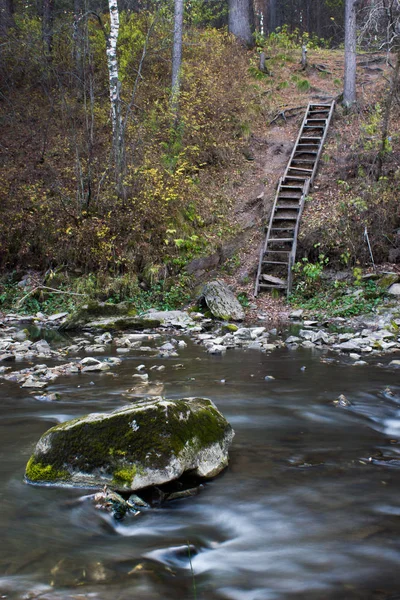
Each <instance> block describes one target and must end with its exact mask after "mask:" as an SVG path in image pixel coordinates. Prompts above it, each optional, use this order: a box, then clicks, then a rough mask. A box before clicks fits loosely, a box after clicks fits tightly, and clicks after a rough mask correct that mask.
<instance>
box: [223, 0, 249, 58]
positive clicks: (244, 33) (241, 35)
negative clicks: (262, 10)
mask: <svg viewBox="0 0 400 600" xmlns="http://www.w3.org/2000/svg"><path fill="white" fill-rule="evenodd" d="M228 26H229V31H230V32H231V33H233V35H234V36H235V37H236V38H237V39H238V40H239V41H240V42H242V44H245V45H246V46H248V47H252V46H254V38H253V30H254V12H253V2H252V0H229V23H228Z"/></svg>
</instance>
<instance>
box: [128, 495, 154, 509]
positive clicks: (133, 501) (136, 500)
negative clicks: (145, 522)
mask: <svg viewBox="0 0 400 600" xmlns="http://www.w3.org/2000/svg"><path fill="white" fill-rule="evenodd" d="M128 505H129V506H130V507H132V508H135V509H136V510H138V509H140V508H150V504H148V503H147V502H145V501H144V500H143V499H142V498H140V497H139V496H138V495H137V494H131V495H130V496H129V498H128Z"/></svg>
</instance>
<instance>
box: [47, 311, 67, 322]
mask: <svg viewBox="0 0 400 600" xmlns="http://www.w3.org/2000/svg"><path fill="white" fill-rule="evenodd" d="M66 316H68V313H67V312H62V313H56V314H54V315H50V316H49V317H47V320H48V321H59V320H60V319H63V318H64V317H66Z"/></svg>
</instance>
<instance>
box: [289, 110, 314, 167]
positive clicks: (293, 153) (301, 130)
mask: <svg viewBox="0 0 400 600" xmlns="http://www.w3.org/2000/svg"><path fill="white" fill-rule="evenodd" d="M310 106H311V102H309V103H308V106H307V109H306V112H305V115H304V118H303V121H302V123H301V127H300V131H299V135H298V136H297V139H296V141H295V144H294V146H293V150H292V153H291V155H290V158H289V161H288V164H287V166H286V169H285V173H284V175H283V177H284V178H285V177H286V175H287V174H288V170H289V167H290V164H291V162H292V160H293V158H294V155H295V152H296V148H297V146H298V144H299V142H300V138H301V136H302V135H303V133H304V131H303V130H304V126H305V124H306V122H307V118H308V112H309V110H310Z"/></svg>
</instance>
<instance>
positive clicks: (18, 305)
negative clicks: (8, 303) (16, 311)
mask: <svg viewBox="0 0 400 600" xmlns="http://www.w3.org/2000/svg"><path fill="white" fill-rule="evenodd" d="M37 290H50V291H51V292H53V293H54V294H67V295H68V296H85V294H78V293H77V292H66V291H64V290H57V289H55V288H51V287H48V286H47V285H38V286H36V287H34V288H33V289H32V290H30V291H29V292H28V293H27V294H25V296H23V297H22V298H21V299H20V300H18V302H17V304H16V306H17V308H19V307H20V306H21V304H22V303H23V302H24V300H26V298H28V297H29V296H31V295H32V294H34V293H35V292H37Z"/></svg>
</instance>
